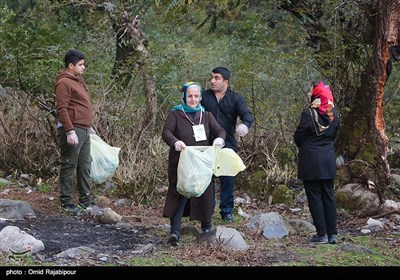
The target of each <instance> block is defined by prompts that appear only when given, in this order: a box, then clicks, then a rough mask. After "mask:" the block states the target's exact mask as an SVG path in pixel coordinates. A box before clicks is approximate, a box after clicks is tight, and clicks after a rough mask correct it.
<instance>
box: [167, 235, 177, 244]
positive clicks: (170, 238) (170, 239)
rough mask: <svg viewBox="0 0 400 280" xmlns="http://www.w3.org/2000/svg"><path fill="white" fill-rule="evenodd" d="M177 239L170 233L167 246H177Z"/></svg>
mask: <svg viewBox="0 0 400 280" xmlns="http://www.w3.org/2000/svg"><path fill="white" fill-rule="evenodd" d="M178 242H179V238H178V236H177V235H176V234H175V233H172V234H171V235H170V236H169V238H168V244H171V245H172V246H178Z"/></svg>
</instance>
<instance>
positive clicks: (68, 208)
mask: <svg viewBox="0 0 400 280" xmlns="http://www.w3.org/2000/svg"><path fill="white" fill-rule="evenodd" d="M61 209H62V210H64V211H65V212H67V213H68V214H71V215H78V214H79V213H80V212H81V209H79V208H78V207H76V206H75V205H74V204H61Z"/></svg>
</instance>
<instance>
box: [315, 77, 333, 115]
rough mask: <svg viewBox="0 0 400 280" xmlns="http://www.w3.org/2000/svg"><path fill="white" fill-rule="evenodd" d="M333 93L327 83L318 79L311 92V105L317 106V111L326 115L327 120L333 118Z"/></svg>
mask: <svg viewBox="0 0 400 280" xmlns="http://www.w3.org/2000/svg"><path fill="white" fill-rule="evenodd" d="M334 106H335V105H334V103H333V95H332V91H331V89H330V87H329V85H327V84H325V83H324V81H319V82H318V83H317V85H316V86H314V88H313V90H312V92H311V107H313V108H317V110H318V113H319V114H320V115H322V116H327V117H328V118H329V121H330V122H332V121H333V119H334V116H333V113H332V108H333V107H334Z"/></svg>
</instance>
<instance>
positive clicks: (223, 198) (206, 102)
mask: <svg viewBox="0 0 400 280" xmlns="http://www.w3.org/2000/svg"><path fill="white" fill-rule="evenodd" d="M229 79H230V72H229V70H228V69H227V68H225V67H217V68H215V69H213V70H212V73H211V81H210V83H211V84H210V88H209V89H208V90H206V91H204V92H203V97H202V101H201V105H203V106H204V108H205V109H206V111H209V112H211V113H212V114H213V115H214V117H215V118H216V120H217V121H218V123H219V124H220V125H221V126H222V128H224V129H225V132H226V139H225V147H226V148H231V149H233V150H234V151H235V152H236V151H237V141H236V138H235V132H236V133H237V134H238V135H239V136H240V137H245V136H246V135H247V133H248V132H249V128H250V127H251V125H252V124H253V121H254V117H253V115H252V114H251V112H250V109H249V107H248V106H247V104H246V101H245V99H244V97H243V96H241V95H239V94H237V93H235V92H234V91H232V90H231V89H230V88H229ZM238 117H239V118H240V120H241V123H240V124H239V125H237V119H238ZM210 140H211V141H212V140H213V139H210ZM211 143H212V142H211ZM234 178H235V177H232V176H220V177H219V179H220V184H221V192H220V203H219V208H220V214H221V216H222V219H223V220H225V221H228V222H233V213H232V212H233V206H234V205H233V204H234V202H233V201H234V198H233V188H234Z"/></svg>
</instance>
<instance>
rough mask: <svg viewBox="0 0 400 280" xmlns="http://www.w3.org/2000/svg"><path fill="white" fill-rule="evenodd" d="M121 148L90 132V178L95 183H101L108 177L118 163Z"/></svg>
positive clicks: (111, 174)
mask: <svg viewBox="0 0 400 280" xmlns="http://www.w3.org/2000/svg"><path fill="white" fill-rule="evenodd" d="M120 150H121V148H118V147H112V146H110V145H108V144H107V143H106V142H104V141H103V140H102V139H101V138H100V137H99V136H98V135H96V134H90V155H91V156H92V167H91V172H90V178H91V179H92V182H93V183H95V184H101V183H103V182H105V181H107V180H108V179H110V178H111V177H112V176H113V175H114V173H115V171H116V170H117V167H118V165H119V157H118V154H119V151H120Z"/></svg>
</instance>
